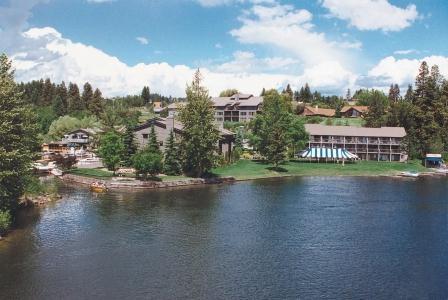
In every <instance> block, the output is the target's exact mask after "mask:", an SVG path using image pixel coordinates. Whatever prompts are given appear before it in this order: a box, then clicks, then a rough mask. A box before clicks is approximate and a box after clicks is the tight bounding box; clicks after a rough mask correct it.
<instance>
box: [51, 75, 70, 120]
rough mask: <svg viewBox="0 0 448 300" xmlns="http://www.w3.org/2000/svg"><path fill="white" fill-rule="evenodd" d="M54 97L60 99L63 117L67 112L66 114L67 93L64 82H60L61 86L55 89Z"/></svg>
mask: <svg viewBox="0 0 448 300" xmlns="http://www.w3.org/2000/svg"><path fill="white" fill-rule="evenodd" d="M56 97H60V98H61V103H62V104H61V107H62V112H63V113H64V115H65V114H67V112H68V92H67V87H66V86H65V82H64V81H62V82H61V84H60V85H58V86H57V87H56ZM53 101H54V99H53Z"/></svg>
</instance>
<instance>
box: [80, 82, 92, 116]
mask: <svg viewBox="0 0 448 300" xmlns="http://www.w3.org/2000/svg"><path fill="white" fill-rule="evenodd" d="M92 99H93V89H92V86H91V85H90V83H88V82H86V83H85V84H84V89H83V91H82V96H81V100H82V101H81V105H82V109H81V110H84V109H87V108H88V107H89V106H90V102H91V101H92Z"/></svg>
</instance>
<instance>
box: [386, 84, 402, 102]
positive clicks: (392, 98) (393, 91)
mask: <svg viewBox="0 0 448 300" xmlns="http://www.w3.org/2000/svg"><path fill="white" fill-rule="evenodd" d="M388 98H389V103H397V102H398V101H399V100H400V88H399V87H398V84H395V85H393V84H391V85H390V88H389V96H388Z"/></svg>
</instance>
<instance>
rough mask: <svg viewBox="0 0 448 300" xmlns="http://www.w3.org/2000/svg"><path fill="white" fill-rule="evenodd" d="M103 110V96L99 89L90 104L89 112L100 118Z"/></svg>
mask: <svg viewBox="0 0 448 300" xmlns="http://www.w3.org/2000/svg"><path fill="white" fill-rule="evenodd" d="M103 109H104V108H103V95H102V94H101V91H100V90H99V89H95V92H94V93H93V97H92V100H91V101H90V102H89V111H90V112H91V113H93V114H94V115H95V116H96V117H98V118H99V116H100V114H101V113H102V112H103Z"/></svg>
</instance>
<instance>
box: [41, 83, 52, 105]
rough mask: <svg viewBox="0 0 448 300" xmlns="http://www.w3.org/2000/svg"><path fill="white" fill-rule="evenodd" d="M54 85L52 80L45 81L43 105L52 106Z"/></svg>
mask: <svg viewBox="0 0 448 300" xmlns="http://www.w3.org/2000/svg"><path fill="white" fill-rule="evenodd" d="M53 92H54V85H53V84H52V83H51V81H50V78H47V79H45V82H44V87H43V90H42V102H41V104H42V105H45V106H46V105H50V104H51V103H52V100H53Z"/></svg>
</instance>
